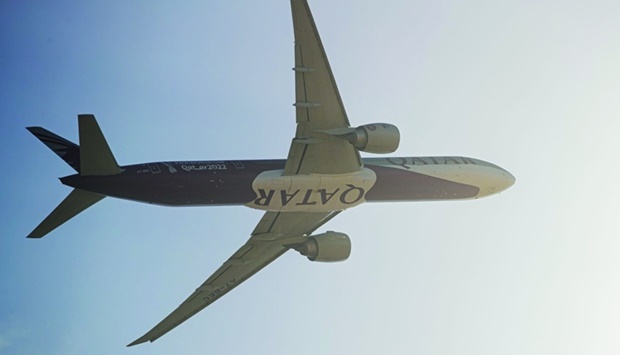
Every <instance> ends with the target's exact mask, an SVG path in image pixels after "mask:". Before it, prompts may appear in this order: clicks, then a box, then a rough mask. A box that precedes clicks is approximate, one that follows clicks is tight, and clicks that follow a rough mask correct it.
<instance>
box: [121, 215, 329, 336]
mask: <svg viewBox="0 0 620 355" xmlns="http://www.w3.org/2000/svg"><path fill="white" fill-rule="evenodd" d="M338 213H339V211H335V212H315V213H309V212H287V213H282V212H266V213H265V214H264V215H263V218H262V219H261V220H260V222H258V225H257V226H256V228H255V229H254V231H253V232H252V236H251V237H250V239H249V240H248V241H247V242H246V243H245V244H244V245H243V246H242V247H241V248H239V250H237V251H236V252H235V253H234V254H233V255H232V256H231V257H230V258H229V259H228V260H227V261H226V262H225V263H224V264H223V265H222V266H221V267H220V268H219V269H217V271H215V273H214V274H213V275H211V277H209V278H208V279H207V281H205V282H204V283H203V284H202V285H200V287H198V288H197V289H196V291H194V293H192V294H191V295H190V296H189V297H188V298H187V299H186V300H185V301H184V302H183V303H181V305H180V306H179V307H178V308H177V309H175V310H174V311H173V312H172V313H170V314H169V315H168V316H167V317H166V318H165V319H164V320H162V321H161V322H160V323H159V324H157V325H156V326H155V327H153V329H151V330H149V331H148V332H147V333H146V334H144V335H143V336H142V337H140V338H138V339H136V340H135V341H134V342H132V343H131V344H129V345H127V346H133V345H137V344H141V343H144V342H147V341H150V342H153V341H155V340H156V339H157V338H159V337H161V336H162V335H164V334H166V333H167V332H169V331H170V330H172V329H174V328H175V327H176V326H178V325H179V324H181V323H183V322H185V321H186V320H187V319H189V318H190V317H192V316H193V315H194V314H196V313H198V312H200V311H201V310H202V309H204V308H205V307H207V306H208V305H210V304H211V303H213V302H215V301H216V300H218V299H219V298H220V297H222V296H224V295H225V294H226V293H228V292H229V291H230V290H232V289H233V288H235V287H237V286H238V285H239V284H241V283H242V282H243V281H245V280H247V279H248V278H250V277H251V276H252V275H254V274H255V273H257V272H258V271H260V270H261V269H262V268H264V267H265V266H267V265H268V264H269V263H271V262H272V261H274V260H275V259H277V258H278V257H279V256H280V255H282V254H284V253H285V252H286V251H287V250H289V247H288V246H287V245H290V244H295V243H298V242H300V241H303V239H304V236H305V235H309V234H311V233H312V232H314V231H315V230H316V229H317V228H319V227H320V226H322V225H323V224H325V223H327V222H328V221H329V220H330V219H332V218H333V217H335V216H336V215H337V214H338Z"/></svg>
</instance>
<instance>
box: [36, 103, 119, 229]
mask: <svg viewBox="0 0 620 355" xmlns="http://www.w3.org/2000/svg"><path fill="white" fill-rule="evenodd" d="M78 126H79V131H80V145H79V146H78V145H76V144H75V143H72V142H70V141H68V140H66V139H64V138H62V137H60V136H57V135H55V134H54V133H52V132H50V131H48V130H46V129H44V128H41V127H28V128H27V129H28V130H29V131H30V132H31V133H32V134H34V135H35V136H36V137H37V138H39V140H41V142H43V143H44V144H45V145H46V146H48V147H49V148H50V149H51V150H53V151H54V153H56V154H57V155H58V156H59V157H60V158H62V159H63V160H64V161H65V162H66V163H67V164H69V165H70V166H71V167H72V168H73V169H75V171H77V172H78V173H79V174H80V176H106V175H116V174H120V173H122V172H123V169H121V168H120V167H119V166H118V164H117V162H116V159H115V158H114V155H112V151H111V150H110V147H109V146H108V143H107V142H106V140H105V137H104V136H103V133H101V129H100V128H99V125H98V124H97V120H96V119H95V116H93V115H78ZM104 197H105V195H100V194H96V193H93V192H89V191H85V190H80V189H74V190H73V191H71V193H70V194H69V196H67V197H66V198H65V199H64V200H63V201H62V202H61V203H60V204H59V205H58V207H56V209H54V210H53V211H52V213H50V214H49V216H47V218H45V219H44V220H43V222H41V223H40V224H39V225H38V226H37V227H36V228H35V229H34V230H33V231H32V232H31V233H30V234H29V235H28V238H41V237H43V236H45V235H46V234H47V233H49V232H51V231H52V230H54V229H56V228H57V227H58V226H60V225H61V224H63V223H65V222H66V221H68V220H69V219H71V218H73V217H75V216H76V215H77V214H79V213H80V212H82V211H84V210H85V209H87V208H88V207H90V206H92V205H94V204H95V203H97V202H99V201H100V200H101V199H103V198H104Z"/></svg>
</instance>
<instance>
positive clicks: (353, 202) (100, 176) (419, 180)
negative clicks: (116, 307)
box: [28, 0, 515, 346]
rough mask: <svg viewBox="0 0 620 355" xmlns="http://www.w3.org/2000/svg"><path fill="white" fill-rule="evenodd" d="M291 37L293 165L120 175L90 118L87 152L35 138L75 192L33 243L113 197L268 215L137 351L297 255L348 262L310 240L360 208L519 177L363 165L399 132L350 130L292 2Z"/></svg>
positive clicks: (389, 161)
mask: <svg viewBox="0 0 620 355" xmlns="http://www.w3.org/2000/svg"><path fill="white" fill-rule="evenodd" d="M291 6H292V13H293V27H294V32H295V66H294V67H293V71H294V73H295V103H294V104H293V106H295V113H296V117H295V118H296V121H297V132H296V133H295V137H294V138H293V140H292V142H291V146H290V150H289V153H288V157H287V159H286V160H239V161H174V162H156V163H145V164H136V165H127V166H119V165H118V164H117V162H116V159H115V158H114V156H113V155H112V152H111V151H110V148H109V147H108V144H107V142H106V140H105V138H104V137H103V134H102V133H101V130H100V128H99V125H98V124H97V121H96V120H95V117H94V116H93V115H79V116H78V125H79V143H80V144H79V146H78V145H76V144H74V143H72V142H70V141H68V140H66V139H64V138H61V137H59V136H57V135H55V134H53V133H51V132H49V131H47V130H45V129H43V128H41V127H29V128H28V130H29V131H30V132H32V133H33V134H34V135H35V136H36V137H37V138H39V139H40V140H41V141H42V142H43V143H44V144H45V145H47V146H48V147H49V148H51V149H52V150H53V151H54V152H55V153H56V154H58V155H59V156H60V157H61V158H62V159H63V160H64V161H65V162H66V163H67V164H69V165H70V166H71V167H72V168H73V169H75V171H76V172H77V174H74V175H70V176H66V177H63V178H61V179H60V180H61V182H62V183H63V184H65V185H68V186H71V187H73V188H74V189H73V191H72V192H71V193H70V194H69V195H68V196H67V197H66V198H65V199H64V201H62V202H61V203H60V205H58V207H56V209H55V210H54V211H52V213H51V214H50V215H49V216H48V217H47V218H45V220H44V221H43V222H41V224H39V225H38V226H37V227H36V228H35V229H34V230H33V231H32V233H30V235H29V236H28V237H29V238H41V237H43V236H45V235H46V234H47V233H49V232H51V231H52V230H54V229H55V228H56V227H58V226H60V225H61V224H63V223H64V222H66V221H67V220H69V219H70V218H72V217H74V216H75V215H77V214H78V213H80V212H82V211H83V210H85V209H86V208H88V207H90V206H91V205H93V204H94V203H96V202H98V201H100V200H101V199H103V198H104V197H106V196H112V197H117V198H123V199H127V200H133V201H139V202H146V203H152V204H158V205H165V206H195V205H202V206H210V205H218V206H222V205H244V206H247V207H250V208H255V209H258V210H262V211H265V214H264V215H263V217H262V218H261V220H260V221H259V222H258V225H257V226H256V228H254V231H253V232H252V234H251V237H250V239H249V240H248V241H247V242H246V243H245V244H244V245H243V246H241V248H239V250H237V251H236V252H235V253H234V254H233V255H232V256H231V257H230V258H229V259H228V260H227V261H226V262H224V264H223V265H222V266H221V267H220V268H219V269H217V270H216V271H215V273H213V275H211V276H210V277H209V278H208V279H207V280H206V281H205V282H204V283H203V284H202V285H200V286H199V287H198V288H197V289H196V290H195V291H194V292H193V293H192V294H191V295H190V296H189V297H188V298H187V299H186V300H185V301H184V302H183V303H182V304H181V305H180V306H179V307H178V308H177V309H175V310H174V311H173V312H172V313H170V315H168V316H167V317H166V318H164V320H162V321H161V322H160V323H159V324H157V325H156V326H155V327H153V329H151V330H149V331H148V332H147V333H146V334H144V335H143V336H141V337H140V338H138V339H137V340H135V341H134V342H132V343H131V344H129V345H128V346H132V345H136V344H140V343H143V342H146V341H151V342H153V341H155V340H156V339H158V338H159V337H161V336H162V335H164V334H166V333H167V332H169V331H170V330H171V329H173V328H175V327H176V326H178V325H179V324H181V323H183V322H184V321H185V320H187V319H188V318H190V317H192V316H193V315H194V314H196V313H198V312H199V311H201V310H202V309H203V308H205V307H207V306H208V305H210V304H212V303H213V302H215V301H216V300H217V299H219V298H220V297H222V296H224V295H225V294H226V293H228V292H229V291H230V290H232V289H233V288H235V287H237V286H238V285H239V284H241V283H242V282H243V281H245V280H247V279H248V278H249V277H251V276H252V275H254V274H255V273H257V272H258V271H259V270H261V269H262V268H264V267H265V266H267V265H268V264H269V263H271V262H272V261H274V260H275V259H277V258H278V257H279V256H280V255H282V254H284V253H285V252H287V251H288V250H290V249H294V250H296V251H298V252H299V253H301V255H304V256H306V257H308V259H310V260H311V261H324V262H325V261H328V262H329V261H342V260H345V259H347V258H348V257H349V254H350V252H351V242H350V240H349V237H348V236H347V235H346V234H344V233H340V232H333V231H328V232H324V233H319V234H313V233H314V232H315V231H316V230H317V229H319V228H320V227H321V226H322V225H324V224H325V223H327V222H328V221H329V220H331V219H332V218H334V217H335V216H336V215H338V214H339V213H340V212H342V211H343V210H345V209H347V208H351V207H355V206H357V205H360V204H362V203H364V202H392V201H425V200H462V199H476V198H480V197H485V196H489V195H492V194H496V193H498V192H500V191H503V190H505V189H507V188H508V187H510V186H511V185H512V184H513V183H514V182H515V179H514V177H513V176H512V175H511V174H510V173H509V172H507V171H506V170H504V169H502V168H500V167H498V166H497V165H494V164H491V163H487V162H485V161H482V160H478V159H473V158H466V157H455V156H451V157H398V158H396V157H391V158H361V157H360V153H359V152H360V151H364V152H370V153H379V154H383V153H392V152H394V151H395V150H396V148H397V147H398V144H399V141H400V133H399V131H398V129H397V128H396V127H395V126H394V125H391V124H388V123H373V124H366V125H363V126H359V127H351V124H350V123H349V119H348V118H347V114H346V112H345V109H344V106H343V104H342V101H341V98H340V94H339V93H338V88H337V87H336V81H335V80H334V76H333V74H332V71H331V69H330V66H329V63H328V61H327V56H326V55H325V51H324V49H323V45H322V44H321V40H320V38H319V34H318V32H317V29H316V25H315V23H314V20H313V18H312V15H311V13H310V8H309V7H308V4H307V1H306V0H291Z"/></svg>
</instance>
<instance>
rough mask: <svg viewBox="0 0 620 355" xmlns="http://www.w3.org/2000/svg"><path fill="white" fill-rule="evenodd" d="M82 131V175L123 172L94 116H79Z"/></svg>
mask: <svg viewBox="0 0 620 355" xmlns="http://www.w3.org/2000/svg"><path fill="white" fill-rule="evenodd" d="M78 126H79V129H80V166H81V169H80V175H82V176H104V175H116V174H120V173H122V172H123V170H122V169H121V168H120V167H119V166H118V164H117V163H116V159H115V158H114V155H112V151H111V150H110V147H109V146H108V142H106V140H105V137H104V136H103V133H101V129H100V128H99V125H98V124H97V120H95V116H93V115H78Z"/></svg>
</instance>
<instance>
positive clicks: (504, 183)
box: [478, 166, 516, 197]
mask: <svg viewBox="0 0 620 355" xmlns="http://www.w3.org/2000/svg"><path fill="white" fill-rule="evenodd" d="M483 181H484V182H483ZM515 181H516V179H515V177H514V176H513V175H512V174H511V173H509V172H508V171H506V170H504V169H502V168H500V167H498V166H495V167H494V168H492V169H489V170H487V171H486V172H485V173H484V174H482V176H480V182H481V184H480V185H479V186H480V193H479V194H478V197H485V196H490V195H494V194H496V193H500V192H502V191H504V190H506V189H507V188H509V187H510V186H512V185H514V183H515Z"/></svg>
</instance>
